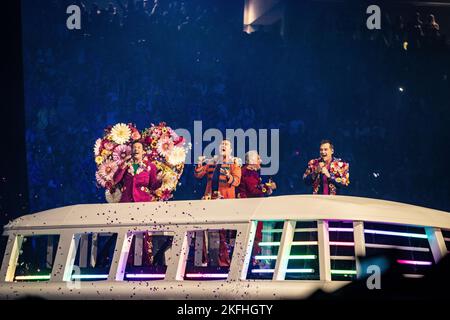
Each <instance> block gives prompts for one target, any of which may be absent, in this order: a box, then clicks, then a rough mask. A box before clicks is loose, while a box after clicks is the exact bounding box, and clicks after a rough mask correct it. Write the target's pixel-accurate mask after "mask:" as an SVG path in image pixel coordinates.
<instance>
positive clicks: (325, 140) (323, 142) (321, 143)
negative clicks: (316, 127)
mask: <svg viewBox="0 0 450 320" xmlns="http://www.w3.org/2000/svg"><path fill="white" fill-rule="evenodd" d="M325 143H329V144H330V147H331V149H333V150H334V146H333V143H332V142H331V140H328V139H324V140H322V141H320V145H323V144H325Z"/></svg>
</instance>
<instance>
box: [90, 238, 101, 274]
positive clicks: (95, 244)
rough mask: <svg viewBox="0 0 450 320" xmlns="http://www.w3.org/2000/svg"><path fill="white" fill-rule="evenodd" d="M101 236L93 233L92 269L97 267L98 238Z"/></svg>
mask: <svg viewBox="0 0 450 320" xmlns="http://www.w3.org/2000/svg"><path fill="white" fill-rule="evenodd" d="M99 235H100V234H98V233H93V234H92V243H91V261H90V266H91V268H95V266H96V265H97V251H98V237H99Z"/></svg>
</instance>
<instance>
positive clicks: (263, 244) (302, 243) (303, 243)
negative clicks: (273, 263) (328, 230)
mask: <svg viewBox="0 0 450 320" xmlns="http://www.w3.org/2000/svg"><path fill="white" fill-rule="evenodd" d="M317 244H318V242H317V241H292V243H291V245H292V246H312V245H317ZM258 245H259V246H260V247H276V246H279V245H280V242H279V241H275V242H267V241H266V242H260V243H258Z"/></svg>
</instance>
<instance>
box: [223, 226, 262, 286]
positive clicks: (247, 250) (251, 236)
mask: <svg viewBox="0 0 450 320" xmlns="http://www.w3.org/2000/svg"><path fill="white" fill-rule="evenodd" d="M257 226H258V221H250V223H249V225H248V227H247V230H246V232H245V243H246V244H247V245H246V246H245V247H244V246H242V247H244V259H243V263H242V269H241V270H240V275H239V279H241V280H244V279H246V278H247V272H248V266H249V265H250V259H251V257H252V251H253V244H254V243H255V236H256V227H257ZM238 236H239V235H238ZM237 238H238V237H237ZM236 240H238V239H236ZM236 243H238V242H237V241H236ZM235 250H236V249H235ZM232 264H233V261H232ZM230 273H231V272H230ZM228 278H230V276H228Z"/></svg>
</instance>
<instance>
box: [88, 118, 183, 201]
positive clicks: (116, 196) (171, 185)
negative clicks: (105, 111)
mask: <svg viewBox="0 0 450 320" xmlns="http://www.w3.org/2000/svg"><path fill="white" fill-rule="evenodd" d="M135 141H140V142H142V144H143V147H144V150H145V152H146V159H148V160H149V161H150V162H153V163H154V164H155V165H156V167H157V169H158V177H159V178H160V179H161V180H162V185H161V187H160V188H159V189H157V190H154V191H153V196H154V197H153V199H155V200H156V201H166V200H169V199H170V198H172V197H173V195H172V193H173V191H175V189H176V187H177V184H178V180H179V178H180V176H181V174H182V173H183V169H184V163H185V160H186V154H187V152H188V149H189V148H190V146H189V147H186V146H185V140H184V138H183V137H180V136H178V135H177V134H176V133H175V131H174V130H172V128H170V127H169V126H167V125H166V124H165V123H164V122H161V123H160V124H158V125H154V124H151V127H150V128H147V129H145V130H143V131H142V132H139V130H138V129H137V128H136V126H135V125H134V124H132V123H128V124H125V123H118V124H116V125H114V126H109V127H107V128H106V129H105V130H104V134H103V137H102V138H98V139H97V140H96V141H95V145H94V157H95V163H96V165H97V170H96V172H95V178H96V181H97V184H98V186H99V187H102V188H105V189H106V191H105V198H106V200H107V201H108V202H119V201H120V197H121V191H120V186H118V185H115V184H114V174H115V173H116V172H117V170H118V168H119V167H120V166H121V165H122V164H123V162H124V161H126V158H127V157H128V156H130V155H131V153H132V144H133V142H135ZM149 192H151V191H149Z"/></svg>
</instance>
